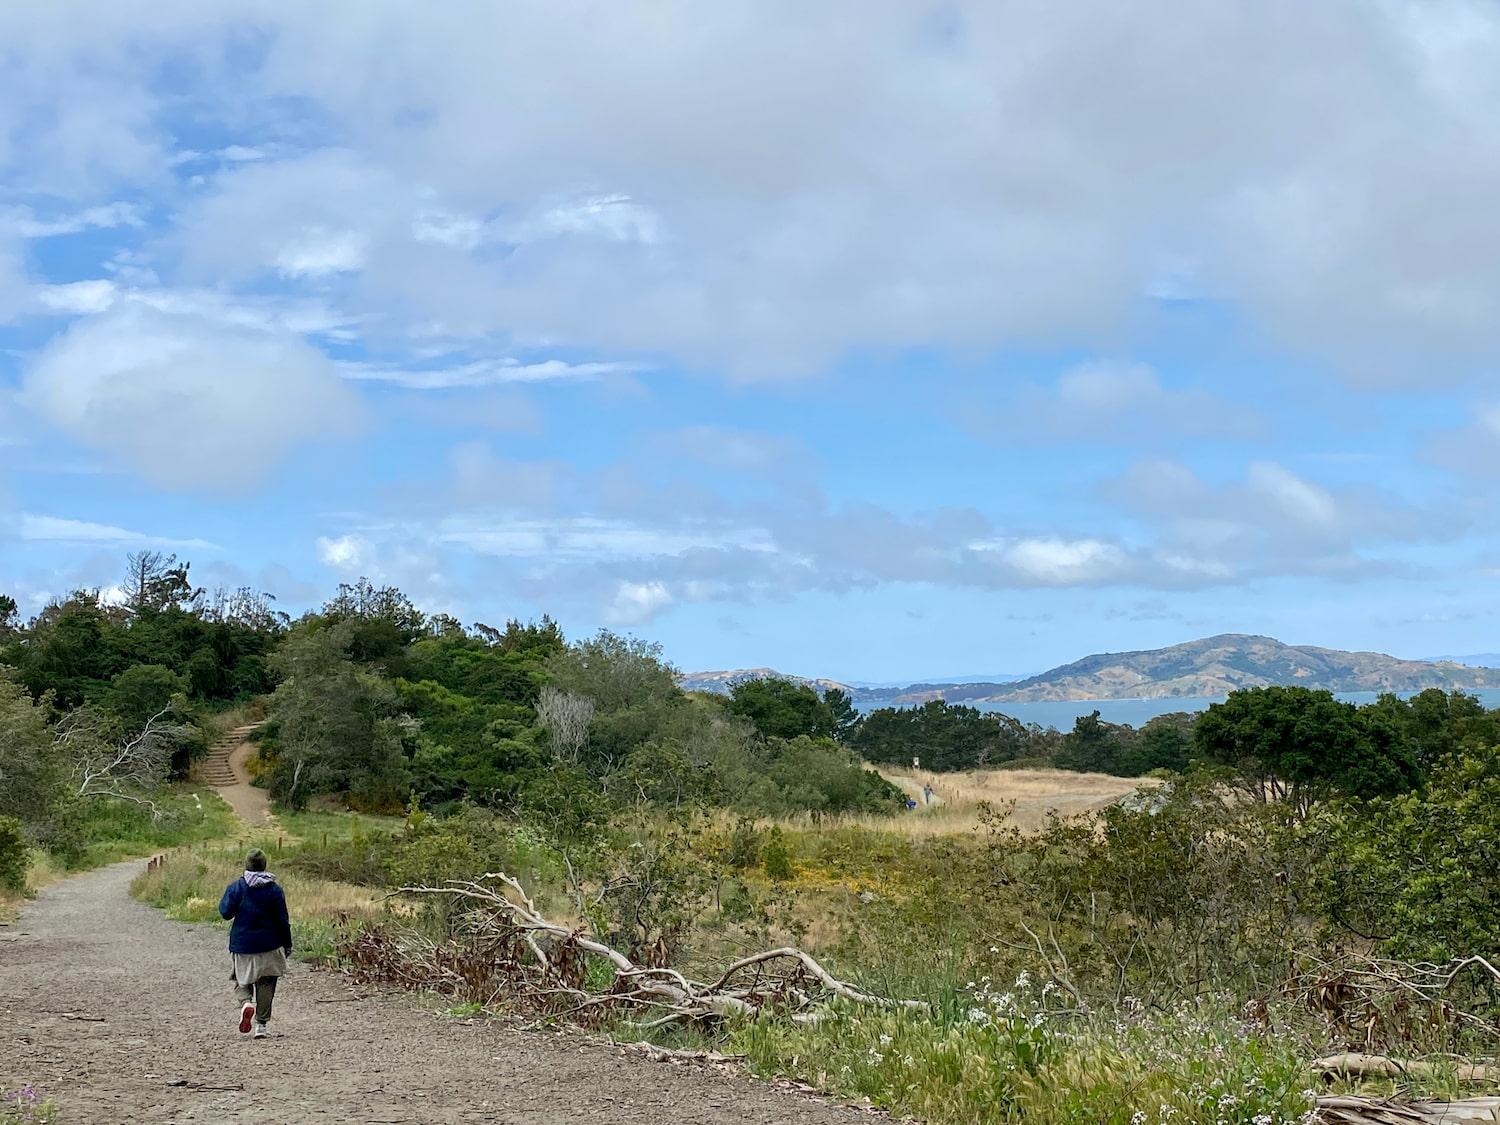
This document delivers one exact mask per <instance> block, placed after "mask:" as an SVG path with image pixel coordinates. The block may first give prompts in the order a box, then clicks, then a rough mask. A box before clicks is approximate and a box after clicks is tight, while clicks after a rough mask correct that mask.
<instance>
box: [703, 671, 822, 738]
mask: <svg viewBox="0 0 1500 1125" xmlns="http://www.w3.org/2000/svg"><path fill="white" fill-rule="evenodd" d="M729 710H730V713H731V714H735V715H739V716H740V717H741V718H744V719H748V720H749V721H750V723H751V725H752V726H754V727H755V729H756V730H757V731H759V732H760V734H761V735H762V736H763V737H766V738H797V737H798V736H799V735H806V736H808V737H809V738H832V737H833V735H834V733H835V732H836V731H837V729H838V722H837V720H836V719H835V718H834V714H833V711H832V709H831V708H830V707H829V706H828V704H827V703H825V702H824V701H823V700H822V699H819V698H818V693H817V692H816V691H814V690H813V689H812V688H811V687H809V686H808V685H807V684H799V683H794V682H793V681H791V680H786V679H781V678H780V677H775V676H771V677H767V678H765V679H759V680H746V681H744V682H743V683H738V684H735V685H734V687H733V688H731V689H730V696H729Z"/></svg>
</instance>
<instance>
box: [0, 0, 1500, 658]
mask: <svg viewBox="0 0 1500 1125" xmlns="http://www.w3.org/2000/svg"><path fill="white" fill-rule="evenodd" d="M0 41H3V42H4V43H5V48H4V50H5V52H6V55H5V58H6V65H5V66H3V67H0V588H4V589H7V590H9V591H11V592H13V593H14V595H15V596H16V597H17V598H18V599H19V600H20V601H21V603H22V605H23V608H24V609H25V610H26V611H28V612H34V611H36V610H37V609H39V608H40V607H41V606H42V605H43V604H45V602H46V600H47V599H48V598H50V597H53V596H56V595H59V594H62V593H65V592H66V591H68V590H70V589H72V588H76V587H79V586H85V587H101V588H105V589H107V588H108V587H109V586H111V585H112V584H113V583H115V582H116V581H117V580H118V577H119V574H120V571H121V569H122V560H123V555H124V554H125V552H127V551H129V550H135V549H140V548H141V547H147V546H150V547H159V548H161V549H164V550H168V551H173V552H175V553H177V554H178V555H179V556H180V557H184V558H188V559H190V560H191V561H192V563H193V574H194V576H195V577H196V578H197V580H198V581H199V582H200V583H202V584H205V585H209V586H218V585H225V586H240V585H250V586H254V587H256V588H258V589H262V590H266V591H268V592H270V593H273V594H275V595H276V596H277V598H278V599H279V600H280V602H281V604H282V606H283V607H284V608H287V609H289V610H291V611H293V612H296V611H299V610H301V609H303V608H306V607H309V606H312V605H316V604H317V603H318V602H320V601H321V600H322V599H323V597H325V596H326V595H327V594H328V593H329V592H331V590H332V589H333V588H334V587H335V586H336V584H337V583H339V582H340V581H347V580H351V579H353V578H355V577H358V576H360V575H366V576H369V577H371V578H373V579H375V580H377V581H383V582H392V583H395V584H397V585H399V586H401V587H402V588H403V589H405V590H407V591H408V592H409V593H410V594H411V595H412V596H413V597H414V598H415V599H416V600H417V601H418V602H419V603H420V604H422V605H423V606H425V607H427V608H429V609H431V610H434V611H439V610H440V611H444V612H449V613H453V614H455V615H457V616H459V617H460V618H461V619H463V620H465V621H476V620H480V621H488V622H499V621H503V620H504V619H506V618H508V617H522V618H525V617H532V616H536V615H538V614H540V613H542V612H550V613H552V614H553V615H554V616H556V617H557V618H558V619H559V620H560V621H561V622H562V623H563V625H564V627H565V628H566V629H567V630H568V631H569V632H570V633H571V634H574V635H578V634H582V633H587V632H591V631H592V630H594V629H596V628H599V627H601V626H602V627H609V628H614V629H622V630H628V631H631V632H635V633H638V634H640V635H642V636H646V637H649V638H652V639H655V640H659V641H661V642H662V643H663V645H664V646H665V648H666V651H667V654H668V656H669V657H670V658H672V659H673V660H674V661H675V662H676V663H677V664H679V665H680V666H682V667H684V668H688V669H697V668H710V667H734V666H753V665H772V666H775V667H778V668H781V669H784V670H787V671H793V672H800V673H804V674H820V675H832V676H840V677H845V678H851V679H868V680H896V679H903V678H918V677H922V676H941V675H967V674H982V673H1000V672H1012V671H1030V670H1036V669H1040V668H1044V667H1047V666H1050V665H1052V664H1056V663H1060V662H1062V661H1065V660H1068V659H1072V658H1074V657H1077V656H1079V655H1082V654H1084V653H1087V652H1090V651H1097V650H1108V649H1113V650H1120V649H1128V648H1140V647H1152V646H1156V645H1160V644H1167V643H1172V642H1175V641H1180V640H1185V639H1189V638H1191V637H1195V636H1200V635H1204V634H1207V633H1213V632H1221V631H1243V632H1261V633H1269V634H1272V635H1275V636H1278V637H1280V638H1282V639H1284V640H1288V641H1292V642H1296V643H1313V644H1325V645H1330V646H1335V647H1347V648H1373V649H1379V650H1384V651H1390V652H1394V653H1397V654H1399V655H1406V656H1425V655H1432V654H1437V653H1462V652H1475V651H1490V650H1492V649H1493V648H1494V647H1495V645H1494V627H1495V611H1494V607H1493V589H1494V583H1495V578H1496V574H1497V573H1500V570H1497V567H1500V550H1497V542H1496V535H1495V532H1494V530H1493V529H1494V528H1495V527H1496V520H1495V516H1496V511H1495V489H1496V482H1497V480H1500V394H1497V387H1496V379H1495V371H1496V366H1495V365H1496V361H1497V359H1500V269H1497V268H1496V266H1495V263H1496V262H1497V261H1500V212H1497V210H1496V208H1495V206H1494V200H1495V199H1497V198H1500V129H1497V128H1496V127H1495V124H1494V122H1495V121H1496V120H1500V116H1497V111H1500V12H1497V10H1496V9H1494V8H1493V6H1492V5H1489V4H1480V3H1465V2H1457V0H1434V2H1431V3H1425V4H1420V5H1414V4H1408V3H1393V2H1392V3H1384V2H1374V3H1372V2H1368V0H1361V2H1358V3H1355V2H1352V0H1350V2H1343V0H1334V2H1330V3H1327V4H1320V5H1316V6H1309V5H1304V4H1296V3H1290V2H1274V0H1272V2H1267V3H1260V4H1254V5H1248V4H1228V3H1224V4H1219V3H1210V4H1203V5H1194V6H1192V7H1191V8H1190V9H1186V10H1184V9H1182V8H1181V7H1180V6H1175V5H1171V6H1169V5H1162V4H1157V3H1134V2H1131V3H1122V4H1117V5H1109V6H1106V7H1101V6H1099V5H1097V4H1087V3H1083V2H1082V0H1052V2H1050V3H1048V4H1045V5H1031V4H1010V3H1003V4H994V3H984V4H980V3H974V4H967V3H921V2H918V3H912V2H908V0H901V2H897V0H857V2H856V0H833V2H830V3H828V4H824V5H820V6H817V7H816V9H810V8H809V6H807V5H805V4H793V3H790V2H788V3H780V2H775V0H764V2H757V3H740V2H735V0H725V2H723V3H716V4H714V5H707V6H705V5H702V4H690V3H686V2H680V3H679V2H668V0H663V2H661V3H656V4H650V5H619V4H595V3H575V2H566V0H562V2H558V3H554V4H548V5H520V4H509V3H491V2H485V3H478V2H474V3H465V2H456V3H452V4H445V5H442V6H437V7H434V6H423V7H420V8H419V7H417V6H411V5H395V4H383V3H367V2H360V3H354V2H348V3H340V2H333V3H328V4H320V5H293V4H249V3H227V2H206V3H186V2H177V0H165V2H161V3H155V4H152V5H134V4H113V5H104V4H76V3H69V2H66V0H54V2H49V3H47V4H40V3H37V4H26V3H21V4H13V5H7V6H6V9H5V11H4V12H3V13H0Z"/></svg>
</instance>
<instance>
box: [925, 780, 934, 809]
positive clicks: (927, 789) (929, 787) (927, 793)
mask: <svg viewBox="0 0 1500 1125" xmlns="http://www.w3.org/2000/svg"><path fill="white" fill-rule="evenodd" d="M932 794H933V788H932V783H931V782H928V783H927V784H926V785H924V786H922V803H923V804H924V805H930V804H932Z"/></svg>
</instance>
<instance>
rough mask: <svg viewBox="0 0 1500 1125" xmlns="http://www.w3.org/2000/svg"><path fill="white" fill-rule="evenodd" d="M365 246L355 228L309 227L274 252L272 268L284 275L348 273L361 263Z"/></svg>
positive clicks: (302, 275) (361, 235) (362, 262)
mask: <svg viewBox="0 0 1500 1125" xmlns="http://www.w3.org/2000/svg"><path fill="white" fill-rule="evenodd" d="M365 245H366V238H365V236H364V235H363V234H361V233H360V232H359V231H353V230H327V229H325V228H323V227H309V228H307V229H306V230H303V231H301V232H300V233H299V234H298V235H296V236H295V237H294V238H293V239H292V240H291V241H289V242H288V243H286V244H285V245H284V246H282V247H281V249H280V250H278V251H277V252H276V270H277V272H278V273H280V274H282V275H283V276H285V277H323V276H325V275H327V274H332V273H350V272H352V271H354V270H358V269H360V268H361V267H362V266H363V265H364V264H365Z"/></svg>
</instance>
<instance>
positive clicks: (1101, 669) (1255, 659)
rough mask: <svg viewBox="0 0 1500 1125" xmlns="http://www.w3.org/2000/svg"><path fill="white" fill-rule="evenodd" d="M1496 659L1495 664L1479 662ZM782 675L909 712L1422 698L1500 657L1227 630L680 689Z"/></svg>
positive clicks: (736, 676) (1497, 667)
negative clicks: (878, 678) (980, 663)
mask: <svg viewBox="0 0 1500 1125" xmlns="http://www.w3.org/2000/svg"><path fill="white" fill-rule="evenodd" d="M1490 659H1494V660H1495V664H1494V666H1486V665H1485V664H1483V663H1481V662H1482V661H1487V660H1490ZM770 676H780V677H782V678H783V679H788V680H792V681H793V682H795V683H799V684H810V685H812V686H813V687H815V688H817V689H818V691H820V692H821V691H827V690H828V689H829V688H840V689H842V690H844V691H846V692H848V693H849V694H850V695H851V696H852V697H853V698H854V700H855V702H857V703H861V704H864V705H865V706H875V707H881V706H887V707H888V706H892V705H895V706H906V705H910V704H918V703H926V702H927V701H928V700H930V699H946V700H947V701H948V702H949V703H1038V702H1057V701H1064V700H1078V699H1084V700H1087V699H1177V698H1187V697H1195V696H1196V697H1201V696H1215V695H1228V694H1229V693H1230V692H1232V691H1237V690H1238V689H1240V688H1249V687H1266V686H1268V685H1271V684H1293V685H1297V686H1300V687H1309V688H1317V689H1320V690H1327V691H1339V692H1349V691H1395V692H1416V691H1421V690H1423V689H1424V688H1430V687H1436V688H1444V689H1446V690H1455V689H1458V690H1464V691H1469V690H1473V689H1475V688H1488V687H1500V657H1491V656H1488V655H1483V656H1466V657H1455V658H1444V659H1435V660H1400V659H1398V658H1397V657H1394V656H1387V655H1385V654H1384V653H1380V652H1344V651H1342V650H1340V649H1336V648H1316V647H1314V646H1312V645H1288V644H1283V643H1282V642H1280V641H1278V640H1276V639H1275V638H1274V637H1257V636H1251V635H1249V634H1245V633H1221V634H1219V635H1218V636H1215V637H1204V638H1203V639H1202V640H1197V641H1188V642H1186V643H1184V644H1180V645H1172V646H1170V647H1168V648H1153V649H1143V650H1141V651H1138V652H1101V653H1096V654H1095V655H1093V656H1085V657H1084V658H1083V659H1082V660H1075V661H1073V663H1071V664H1064V665H1062V666H1061V667H1058V668H1053V669H1052V670H1051V671H1050V672H1042V673H1041V674H1040V675H1036V676H1028V677H1026V678H1024V679H1021V678H1017V679H1016V680H1015V681H1013V682H1004V681H1003V680H1000V679H998V678H997V679H994V680H975V681H973V682H968V683H953V682H949V681H946V680H927V681H923V682H921V683H914V684H906V685H904V686H892V685H880V686H873V685H854V686H852V687H851V686H850V685H849V684H846V683H841V682H839V681H838V680H827V679H810V678H807V677H804V676H787V675H785V674H783V673H781V672H777V671H774V670H773V669H770V668H737V669H734V670H732V671H726V672H694V673H692V674H690V675H686V676H681V677H679V679H678V683H679V684H681V685H682V687H683V688H684V690H687V691H712V692H718V693H719V694H722V695H727V694H728V693H729V691H730V689H731V688H732V687H733V686H734V685H735V684H738V683H743V682H744V681H746V680H757V679H765V678H767V677H770Z"/></svg>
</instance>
